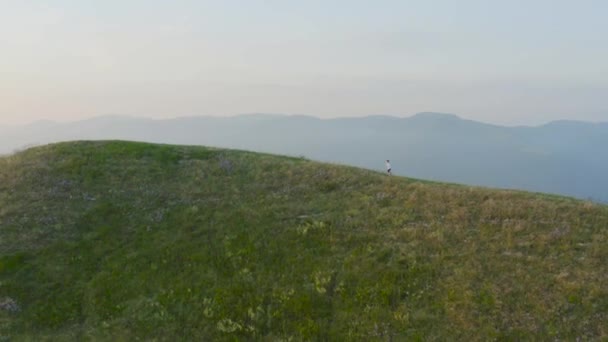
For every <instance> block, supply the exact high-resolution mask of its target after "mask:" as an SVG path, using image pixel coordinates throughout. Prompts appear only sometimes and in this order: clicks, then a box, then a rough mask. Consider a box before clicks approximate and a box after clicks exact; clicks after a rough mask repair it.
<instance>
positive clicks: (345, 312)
mask: <svg viewBox="0 0 608 342" xmlns="http://www.w3.org/2000/svg"><path fill="white" fill-rule="evenodd" d="M380 162H381V161H380ZM492 339H497V340H576V339H581V340H602V339H608V207H606V206H601V205H597V204H592V203H589V202H583V201H577V200H573V199H569V198H563V197H557V196H548V195H542V194H532V193H526V192H517V191H501V190H492V189H483V188H474V187H468V186H459V185H449V184H441V183H433V182H425V181H420V180H414V179H407V178H401V177H388V176H386V175H384V174H382V173H378V172H373V171H368V170H362V169H357V168H351V167H344V166H336V165H329V164H321V163H316V162H311V161H308V160H305V159H302V158H289V157H280V156H272V155H265V154H257V153H249V152H242V151H233V150H221V149H210V148H204V147H185V146H168V145H152V144H144V143H131V142H118V141H113V142H76V143H61V144H56V145H49V146H44V147H38V148H33V149H30V150H27V151H24V152H21V153H18V154H16V155H12V156H7V157H2V158H0V341H3V340H11V341H12V340H14V341H21V340H68V341H69V340H101V341H104V340H107V341H135V340H158V341H179V340H199V341H202V340H205V341H210V340H218V341H250V340H260V341H308V340H313V341H390V340H393V341H403V340H437V341H443V340H463V341H487V340H492Z"/></svg>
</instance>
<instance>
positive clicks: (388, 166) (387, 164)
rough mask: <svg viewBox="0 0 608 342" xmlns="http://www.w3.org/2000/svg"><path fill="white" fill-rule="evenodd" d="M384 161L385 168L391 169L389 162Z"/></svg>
mask: <svg viewBox="0 0 608 342" xmlns="http://www.w3.org/2000/svg"><path fill="white" fill-rule="evenodd" d="M385 163H386V170H387V171H388V170H390V169H391V163H390V162H388V161H387V162H385Z"/></svg>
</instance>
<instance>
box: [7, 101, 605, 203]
mask: <svg viewBox="0 0 608 342" xmlns="http://www.w3.org/2000/svg"><path fill="white" fill-rule="evenodd" d="M83 139H85V140H88V139H93V140H105V139H122V140H137V141H146V142H155V143H171V144H188V145H207V146H217V147H226V148H237V149H245V150H251V151H259V152H269V153H279V154H287V155H295V156H305V157H308V158H311V159H315V160H320V161H327V162H334V163H342V164H348V165H354V166H359V167H365V168H370V169H382V168H383V165H384V164H383V161H384V160H386V159H390V160H391V161H392V164H393V167H394V171H395V172H396V173H397V174H400V175H407V176H411V177H417V178H425V179H431V180H439V181H448V182H456V183H464V184H471V185H481V186H490V187H499V188H515V189H524V190H530V191H539V192H548V193H556V194H563V195H569V196H575V197H579V198H587V199H594V200H597V201H603V202H608V180H607V179H606V177H605V175H606V174H608V156H607V154H606V153H605V151H604V150H603V149H604V148H605V146H608V123H590V122H580V121H554V122H550V123H547V124H545V125H541V126H516V127H507V126H498V125H493V124H488V123H482V122H477V121H472V120H465V119H462V118H460V117H458V116H456V115H454V114H444V113H434V112H424V113H419V114H416V115H414V116H411V117H392V116H368V117H353V118H332V119H320V118H316V117H312V116H305V115H293V116H291V115H277V114H252V115H240V116H234V117H182V118H176V119H167V120H152V119H145V118H135V117H120V116H108V117H99V118H94V119H90V120H83V121H78V122H70V123H54V124H51V123H48V122H45V123H42V124H40V123H39V124H33V125H27V126H19V127H12V128H6V127H5V128H1V127H0V153H10V152H12V151H14V150H15V149H18V148H20V147H22V146H29V145H32V144H45V143H50V142H58V141H66V140H83Z"/></svg>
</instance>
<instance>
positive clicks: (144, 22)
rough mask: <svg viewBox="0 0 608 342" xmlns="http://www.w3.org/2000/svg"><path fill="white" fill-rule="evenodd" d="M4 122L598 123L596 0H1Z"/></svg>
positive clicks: (604, 76) (602, 67)
mask: <svg viewBox="0 0 608 342" xmlns="http://www.w3.org/2000/svg"><path fill="white" fill-rule="evenodd" d="M0 8H1V11H0V125H7V124H8V125H11V124H22V123H27V122H32V121H36V120H55V121H69V120H78V119H85V118H90V117H94V116H101V115H131V116H141V117H150V118H171V117H180V116H193V115H217V116H224V115H226V116H228V115H235V114H244V113H283V114H307V115H313V116H318V117H324V118H329V117H344V116H349V117H352V116H366V115H376V114H382V115H396V116H410V115H413V114H415V113H417V112H424V111H434V112H446V113H455V114H458V115H459V116H461V117H464V118H468V119H473V120H478V121H484V122H490V123H498V124H507V125H518V124H542V123H545V122H548V121H552V120H559V119H570V120H585V121H608V100H607V99H606V98H607V95H608V20H606V18H608V1H604V0H578V1H572V0H526V1H523V0H511V1H487V0H485V1H482V0H459V1H452V0H449V1H448V0H445V1H439V0H426V1H422V0H421V1H408V0H399V1H398V0H376V1H369V0H367V1H361V0H306V1H299V0H265V1H263V0H241V1H237V0H221V1H219V0H217V1H205V0H181V1H180V0H175V1H160V0H141V1H139V0H104V1H97V0H96V1H92V0H53V1H47V0H45V1H35V0H0Z"/></svg>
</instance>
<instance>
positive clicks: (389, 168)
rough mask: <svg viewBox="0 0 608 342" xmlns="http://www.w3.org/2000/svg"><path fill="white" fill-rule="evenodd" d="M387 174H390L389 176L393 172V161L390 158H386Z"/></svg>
mask: <svg viewBox="0 0 608 342" xmlns="http://www.w3.org/2000/svg"><path fill="white" fill-rule="evenodd" d="M386 174H388V175H389V176H390V175H392V173H391V161H390V160H388V159H387V160H386Z"/></svg>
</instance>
